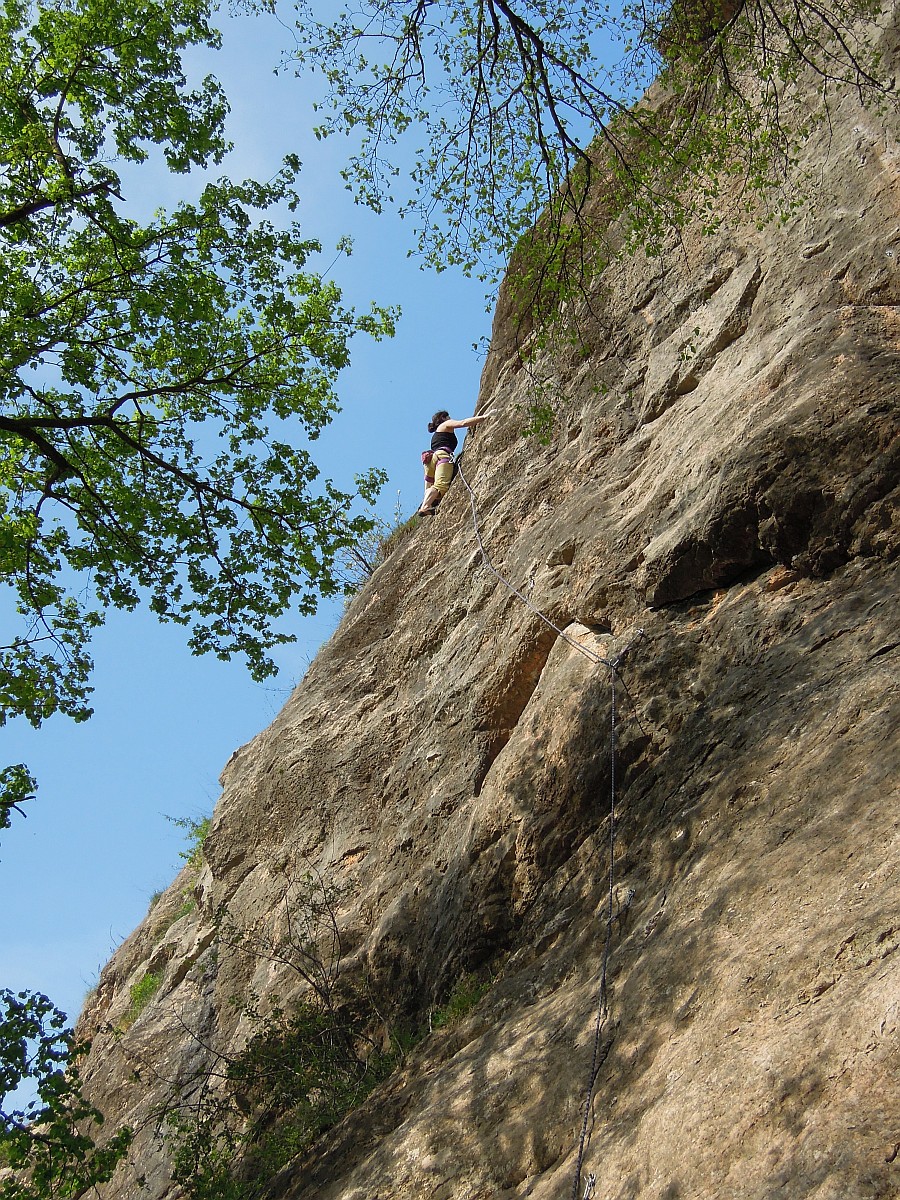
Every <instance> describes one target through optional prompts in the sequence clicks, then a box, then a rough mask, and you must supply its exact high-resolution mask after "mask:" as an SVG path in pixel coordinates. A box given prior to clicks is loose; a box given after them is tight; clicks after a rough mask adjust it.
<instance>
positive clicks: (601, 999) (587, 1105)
mask: <svg viewBox="0 0 900 1200" xmlns="http://www.w3.org/2000/svg"><path fill="white" fill-rule="evenodd" d="M457 473H458V474H459V477H460V479H461V480H462V481H463V483H464V484H465V485H466V491H467V492H468V493H469V503H470V505H471V508H472V524H473V527H474V529H475V538H476V541H477V542H478V549H479V550H480V551H481V557H482V559H483V561H484V565H485V566H486V567H487V569H488V570H489V571H490V572H491V574H492V575H494V576H495V577H496V578H497V579H498V580H499V581H500V583H502V584H503V586H504V587H505V588H506V589H507V590H508V591H509V592H511V593H512V595H514V596H516V597H518V599H519V600H521V601H522V603H523V604H524V605H525V607H526V608H527V609H529V611H530V612H533V613H534V614H535V616H537V617H540V619H541V620H542V621H543V622H544V623H545V624H547V625H549V626H550V628H551V629H553V630H554V631H555V632H556V633H557V634H558V635H559V636H560V637H561V638H562V639H563V641H564V642H566V643H567V644H568V645H569V646H571V647H572V648H573V649H574V650H577V651H578V653H579V654H581V655H583V656H584V657H585V658H587V659H588V660H589V661H590V662H592V663H593V664H594V665H595V666H604V667H606V668H607V670H608V671H609V684H610V734H609V757H610V765H609V815H608V820H609V839H608V851H607V853H608V865H607V875H608V879H609V888H608V892H607V907H606V934H605V938H604V942H603V956H602V958H601V964H600V979H599V983H598V987H597V1018H596V1021H595V1023H594V1041H593V1049H592V1054H591V1067H590V1071H589V1073H588V1081H587V1086H586V1088H585V1097H584V1108H583V1112H582V1121H581V1135H580V1137H579V1140H578V1157H577V1160H576V1164H575V1174H574V1180H573V1183H572V1200H578V1188H579V1186H580V1184H581V1173H582V1168H583V1166H584V1149H585V1145H586V1143H587V1133H588V1126H589V1123H590V1112H591V1104H592V1101H593V1098H594V1088H595V1086H596V1083H597V1076H598V1075H599V1073H600V1067H601V1066H602V1063H601V1062H600V1038H601V1035H602V1033H603V1027H604V1025H605V1024H606V1018H607V1016H608V1015H609V1000H608V988H607V979H608V975H609V956H610V952H611V949H612V927H613V921H614V920H615V912H614V909H615V877H614V868H615V853H616V738H617V733H618V729H617V724H616V679H617V678H618V677H619V665H620V663H621V662H622V660H623V658H624V657H625V655H626V654H628V653H629V651H630V650H632V649H633V648H634V646H636V645H637V643H638V642H639V641H640V640H641V638H642V637H643V636H644V631H643V629H639V630H638V631H637V633H636V634H635V636H634V637H633V638H632V639H631V641H629V642H628V643H627V644H626V645H625V646H624V647H623V649H622V650H620V651H619V653H618V654H616V655H614V656H613V657H612V658H607V657H605V656H604V655H601V654H595V653H594V651H593V650H590V649H589V648H588V647H587V646H584V645H582V644H581V643H580V642H576V641H574V640H573V639H572V638H570V637H569V636H568V634H566V632H565V631H564V630H562V629H560V627H559V626H558V625H556V624H555V623H554V622H553V621H551V620H550V618H549V617H548V616H547V615H546V614H545V613H542V612H541V611H540V609H539V608H537V607H536V606H535V605H534V604H532V603H531V601H530V600H529V599H528V597H527V596H525V595H523V593H522V592H520V591H519V590H518V588H516V587H514V586H513V585H512V584H511V583H510V582H509V580H508V579H506V578H505V576H503V575H502V574H501V573H500V572H499V571H498V570H497V568H496V567H495V566H494V564H493V563H492V562H491V558H490V555H489V554H488V552H487V549H486V548H485V545H484V540H483V539H482V536H481V528H480V526H479V523H478V508H477V505H476V502H475V493H474V491H473V490H472V487H471V485H470V483H469V481H468V479H466V477H465V474H464V473H463V469H462V464H461V462H460V461H459V460H457ZM594 1183H595V1177H594V1175H593V1174H591V1175H589V1176H588V1180H587V1183H586V1186H585V1190H584V1197H585V1200H590V1197H591V1196H592V1195H593V1192H594Z"/></svg>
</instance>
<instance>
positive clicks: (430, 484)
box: [419, 412, 487, 517]
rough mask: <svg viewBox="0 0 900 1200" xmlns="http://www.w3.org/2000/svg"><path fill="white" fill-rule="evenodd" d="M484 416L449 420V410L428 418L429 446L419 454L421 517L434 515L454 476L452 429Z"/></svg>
mask: <svg viewBox="0 0 900 1200" xmlns="http://www.w3.org/2000/svg"><path fill="white" fill-rule="evenodd" d="M486 420H487V415H485V416H483V417H466V419H465V420H464V421H452V420H451V419H450V414H449V413H448V412H436V413H435V414H434V416H433V417H432V418H431V420H430V421H429V422H428V432H429V433H430V434H431V435H432V437H431V449H430V450H425V451H424V452H423V454H422V463H423V465H424V467H425V495H424V496H423V497H422V503H421V505H420V506H419V516H420V517H425V516H432V517H433V516H434V513H435V509H436V508H437V506H438V505H439V504H440V502H441V500H442V499H443V498H444V496H446V495H447V489H448V488H449V487H450V482H451V480H452V479H453V462H454V460H453V455H454V453H455V452H456V447H457V445H458V444H459V442H458V440H457V437H456V433H455V432H454V431H455V430H457V429H471V428H472V426H473V425H478V424H479V423H480V422H481V421H486Z"/></svg>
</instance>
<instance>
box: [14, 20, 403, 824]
mask: <svg viewBox="0 0 900 1200" xmlns="http://www.w3.org/2000/svg"><path fill="white" fill-rule="evenodd" d="M209 19H210V12H209V7H208V5H207V4H206V3H205V0H146V2H142V3H141V4H137V5H136V4H134V3H132V2H131V0H40V2H39V3H37V4H30V3H27V2H26V0H3V8H2V16H0V23H2V36H0V155H2V161H0V579H2V581H3V583H4V584H6V585H7V588H6V592H7V596H8V597H10V600H9V602H8V608H10V609H12V608H15V610H16V612H17V613H18V619H19V626H18V629H16V630H14V631H13V633H12V635H11V636H8V637H6V638H4V639H2V641H3V643H4V644H3V645H2V646H0V724H2V723H4V722H5V721H6V720H7V719H8V718H10V717H11V716H14V715H23V716H25V717H26V718H27V719H28V720H29V721H30V722H31V723H32V724H34V725H39V724H40V723H41V722H42V721H43V720H44V719H45V718H47V717H48V716H50V715H51V714H52V713H54V712H57V711H59V712H63V713H67V714H68V715H69V716H71V717H74V718H75V720H82V719H84V718H86V717H87V716H88V715H89V714H90V708H89V705H88V696H89V690H90V686H89V674H90V669H91V660H90V656H89V653H88V642H89V639H90V637H91V634H92V633H93V631H94V630H95V629H96V628H97V626H98V625H99V624H100V623H101V622H102V620H103V613H104V610H105V609H107V608H109V607H115V608H122V609H133V608H134V607H135V606H136V605H137V604H138V603H139V601H140V600H141V599H145V600H146V601H147V602H148V603H149V606H150V608H151V609H152V610H153V612H155V613H156V614H157V615H158V616H159V617H160V618H161V619H163V620H168V621H174V622H177V623H179V624H183V625H185V626H187V627H189V630H190V634H189V639H190V646H191V649H192V650H193V651H195V652H202V651H210V650H211V651H213V652H214V653H215V654H217V655H219V656H220V657H222V658H227V657H229V656H230V655H232V654H234V653H236V652H239V653H241V654H243V655H244V656H245V657H246V658H247V660H248V662H249V666H250V670H251V673H252V674H253V675H254V677H255V678H261V677H263V676H265V675H266V674H269V673H271V671H272V670H273V666H272V663H271V660H270V657H269V654H268V651H269V650H271V648H272V647H273V646H275V645H277V644H278V643H281V642H285V641H289V640H291V639H290V636H289V635H287V634H285V633H283V632H277V631H276V630H275V629H274V627H273V622H274V621H275V619H276V618H277V617H278V616H279V615H281V614H282V613H284V612H285V611H286V609H288V608H289V606H291V605H292V604H296V605H297V607H298V608H299V610H300V611H301V612H307V613H308V612H312V611H314V609H315V606H316V602H317V598H318V597H319V596H321V595H329V594H332V593H334V592H336V591H338V590H339V586H340V585H339V582H338V581H337V580H336V578H335V576H334V573H333V566H334V561H335V556H336V554H337V553H338V552H339V551H340V550H341V549H342V548H343V547H345V546H346V545H347V544H348V543H350V542H352V541H353V540H354V539H355V538H356V537H357V536H359V535H360V533H362V532H364V531H365V530H366V529H367V527H368V522H367V521H366V519H365V518H364V517H362V516H359V515H353V511H352V504H353V501H354V495H355V494H354V493H351V492H345V491H342V490H339V489H338V488H337V487H335V486H334V485H333V484H332V483H331V482H328V481H324V482H322V481H319V480H317V475H318V471H317V468H316V465H315V463H314V461H313V458H312V456H311V454H310V453H309V450H308V448H306V447H305V445H303V444H298V443H309V442H311V441H314V440H315V438H316V437H317V436H318V434H319V432H320V431H321V429H322V428H323V426H324V425H325V424H326V423H327V422H328V421H329V420H330V419H331V418H332V416H333V414H334V413H335V411H336V409H337V404H336V399H335V394H334V383H335V378H336V375H337V373H338V372H339V371H340V370H341V368H342V367H344V366H345V365H346V363H347V362H348V358H349V343H350V340H351V339H352V337H353V336H354V335H355V334H357V333H359V332H361V331H362V332H365V333H368V334H371V335H373V336H375V337H380V336H382V335H385V334H389V333H390V332H391V326H392V316H391V314H390V313H388V312H385V311H382V310H377V309H373V310H372V311H371V312H369V313H368V314H363V315H358V314H356V313H354V312H353V311H352V310H350V309H348V308H346V307H345V306H344V305H343V304H342V302H341V295H340V291H339V289H338V288H337V286H336V285H335V284H334V283H332V282H328V281H327V280H325V279H324V278H323V277H322V275H321V274H320V273H318V272H317V271H315V270H313V269H311V266H310V262H311V259H312V258H313V256H314V255H315V254H316V253H317V252H318V251H319V250H320V247H319V245H318V243H316V242H314V241H311V240H309V239H308V238H306V237H304V236H302V235H301V232H300V228H299V225H298V223H297V221H296V219H295V218H294V217H293V216H292V215H291V214H293V213H294V212H295V210H296V208H297V205H298V196H297V192H296V190H295V182H296V175H297V171H298V169H299V163H298V162H297V161H296V160H295V159H291V160H289V161H287V162H286V163H285V164H284V166H283V168H282V170H281V171H280V172H279V173H278V174H277V175H276V176H275V177H274V178H273V179H271V180H270V181H268V182H267V183H256V182H253V181H245V182H240V183H237V182H232V181H230V180H228V179H225V178H222V179H218V180H209V179H208V181H207V182H206V183H205V186H203V188H202V192H201V194H200V196H199V198H198V199H196V200H195V201H193V202H188V201H187V200H186V201H185V202H183V203H180V204H178V205H177V206H176V207H175V208H174V209H173V210H172V211H170V212H164V211H161V210H160V211H157V212H156V214H155V215H154V216H153V217H152V218H150V219H141V220H138V219H136V218H135V216H134V215H130V213H131V212H133V210H130V209H129V207H128V206H127V205H126V204H125V202H124V192H125V187H126V182H127V184H128V187H130V188H133V189H134V190H136V191H138V190H139V189H140V182H139V181H140V178H141V172H140V170H139V169H138V168H139V166H140V164H142V163H146V162H147V161H148V159H150V158H151V157H152V158H154V159H155V160H156V161H159V162H161V163H165V165H166V166H167V168H168V169H169V170H170V171H172V172H176V173H184V172H188V171H189V170H191V169H193V168H209V167H213V166H215V164H216V163H218V162H220V160H221V159H222V157H223V155H224V154H225V152H226V150H227V149H228V143H227V141H226V139H225V136H224V131H223V122H224V118H225V115H226V112H227V104H226V101H225V98H224V96H223V94H222V92H221V90H220V88H219V86H218V84H217V83H216V82H215V81H214V80H212V79H211V78H207V79H206V80H204V81H203V82H202V84H200V85H199V86H198V87H195V88H191V87H190V86H189V85H188V83H187V81H186V78H185V73H184V67H183V64H182V54H183V51H184V50H185V48H187V47H190V46H194V45H206V46H213V47H214V46H216V45H217V44H218V35H217V34H216V33H215V31H214V30H213V29H212V28H211V26H210V24H209ZM136 181H137V182H136ZM379 483H380V474H379V473H378V472H371V473H370V474H369V475H368V476H366V477H365V478H363V479H361V480H359V481H358V485H359V490H360V492H361V493H362V494H363V495H366V496H371V495H372V494H373V492H374V491H375V490H376V489H377V487H378V486H379ZM19 782H21V781H19ZM7 800H9V796H7ZM9 808H10V804H9V803H8V802H7V803H5V807H4V808H3V810H2V811H3V812H4V813H7V814H8V812H9Z"/></svg>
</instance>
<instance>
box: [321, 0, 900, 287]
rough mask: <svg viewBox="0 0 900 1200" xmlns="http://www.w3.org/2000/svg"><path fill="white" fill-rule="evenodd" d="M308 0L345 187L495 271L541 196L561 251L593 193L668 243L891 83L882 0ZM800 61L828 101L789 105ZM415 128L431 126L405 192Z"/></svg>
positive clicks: (427, 238)
mask: <svg viewBox="0 0 900 1200" xmlns="http://www.w3.org/2000/svg"><path fill="white" fill-rule="evenodd" d="M299 3H300V20H299V21H298V39H299V43H300V48H299V51H298V58H299V60H300V63H301V68H302V69H306V68H308V67H319V68H320V69H321V70H322V71H323V72H324V75H325V79H326V82H327V99H326V101H325V103H324V108H325V115H324V119H323V120H322V122H321V124H320V126H319V132H320V134H321V136H327V135H329V134H331V133H334V132H337V131H342V132H346V133H353V134H356V135H358V150H357V152H356V153H355V154H354V155H353V156H352V158H351V160H350V162H349V165H348V167H347V170H346V172H345V175H346V179H347V183H348V186H350V187H351V188H353V189H354V190H355V192H356V194H357V196H358V197H359V198H360V199H361V200H363V201H364V202H366V203H368V204H370V205H371V206H372V207H374V208H376V209H380V208H381V207H382V205H384V204H385V203H387V202H389V201H391V200H393V199H394V197H395V193H396V196H397V202H398V203H399V204H400V207H401V210H402V211H404V212H405V213H407V214H409V215H411V216H413V217H414V219H415V220H416V221H417V223H418V229H419V249H420V251H422V252H423V253H424V254H425V255H426V257H427V258H429V259H430V260H431V262H432V263H433V264H434V265H436V266H438V267H439V268H440V267H443V266H446V265H448V264H451V263H456V264H460V265H462V266H463V267H464V268H465V269H466V270H468V271H473V272H478V273H480V274H481V275H482V276H483V277H485V278H492V277H494V276H495V274H496V272H497V270H498V269H502V268H503V267H504V266H505V263H506V261H507V259H508V258H509V255H510V253H511V252H512V250H513V249H514V248H515V247H516V246H517V245H521V239H522V238H523V237H527V236H528V234H529V231H530V230H531V229H532V228H533V227H534V225H535V223H536V222H537V221H538V218H539V217H540V216H541V214H542V213H546V211H547V210H549V212H550V214H551V220H550V222H549V223H548V222H546V221H545V229H544V233H543V235H542V236H541V238H540V239H539V244H540V246H541V247H542V249H543V250H544V251H545V252H546V253H547V254H549V255H551V256H552V255H555V254H559V252H560V245H559V243H560V241H562V242H565V240H566V234H567V230H568V229H569V228H570V227H571V226H572V225H573V224H575V225H576V226H580V232H581V233H584V232H585V231H586V230H589V228H590V223H589V221H587V219H586V215H585V212H586V204H587V200H588V196H589V195H590V194H592V190H593V191H594V192H596V191H597V190H598V189H599V193H600V195H601V197H602V205H601V207H602V210H603V212H602V216H603V219H604V221H605V222H606V223H607V224H608V223H609V222H610V221H611V220H615V219H618V218H619V217H623V216H624V217H625V223H626V230H625V240H626V241H628V237H629V234H630V236H631V238H632V239H633V240H640V241H642V242H645V243H646V242H649V243H650V244H651V245H658V244H659V243H660V240H661V238H662V237H663V236H664V234H665V233H666V232H667V231H669V230H670V229H671V228H672V227H673V226H674V227H677V226H678V225H680V224H682V223H683V222H684V220H685V219H686V217H687V216H688V215H691V214H693V213H694V212H695V211H696V209H697V208H698V207H699V208H700V209H702V210H703V212H704V213H705V215H706V216H707V219H708V220H710V221H714V220H715V218H716V212H717V203H718V198H719V197H720V196H721V194H722V191H723V189H725V188H728V187H730V186H731V180H732V179H733V177H734V176H735V175H737V176H738V177H739V178H740V179H741V181H742V183H743V185H744V186H745V187H747V188H748V189H749V190H750V191H752V192H754V193H756V194H757V195H759V194H765V193H766V192H767V190H768V189H769V188H770V187H771V186H772V184H773V183H775V182H776V181H777V180H778V179H779V178H780V177H781V174H782V172H783V168H784V167H785V165H786V164H788V163H789V162H790V160H791V157H792V153H793V151H794V150H795V148H796V146H797V144H798V141H799V140H802V138H803V137H804V136H805V133H806V130H807V128H808V123H809V121H810V120H815V119H827V117H826V113H827V104H828V101H829V98H830V96H831V94H832V92H834V91H835V90H837V89H840V88H843V87H848V86H850V87H854V88H856V89H858V90H860V91H862V92H863V93H867V94H870V95H882V96H883V95H885V94H888V93H890V92H891V86H890V85H885V84H883V83H882V81H881V78H880V75H879V63H878V58H877V54H876V53H875V52H874V50H873V49H872V46H871V45H870V44H869V41H868V39H867V32H866V30H865V29H864V28H861V27H860V24H859V22H860V20H863V21H865V20H866V19H867V18H870V17H872V16H874V15H875V14H876V13H877V12H878V10H879V3H878V0H815V2H814V3H806V2H803V3H801V2H800V0H637V2H634V0H626V3H624V4H623V5H621V6H619V5H609V4H607V3H605V2H604V0H581V2H580V3H576V4H572V3H569V0H445V2H444V3H437V2H436V0H364V2H363V3H361V4H354V5H353V6H347V7H345V8H343V9H342V10H341V11H340V13H339V15H338V16H337V18H334V17H332V16H330V15H329V16H325V15H321V14H320V13H319V11H318V9H317V8H316V0H299ZM807 71H809V72H812V73H813V74H814V75H815V77H816V78H817V80H818V82H819V84H820V88H821V93H820V98H821V111H820V112H818V113H813V114H811V113H809V112H807V111H801V110H800V109H798V108H797V107H796V106H794V104H793V101H792V92H791V89H792V85H793V83H794V82H795V81H796V80H797V78H798V76H799V75H800V73H801V72H807ZM653 80H656V87H655V88H654V89H653V91H652V93H651V94H650V95H648V96H647V97H644V98H641V93H642V92H643V91H644V89H645V88H646V87H647V86H648V85H649V84H650V83H651V81H653ZM894 99H896V96H895V94H894ZM407 133H410V134H413V133H415V135H416V136H421V137H422V139H423V140H422V143H421V145H420V147H419V149H418V151H417V153H416V154H415V155H414V161H415V165H414V167H413V169H412V174H411V186H409V187H408V188H407V186H406V185H405V184H404V181H403V180H402V179H401V178H400V171H399V168H398V163H397V159H398V156H397V149H396V148H397V143H398V140H399V139H400V138H401V136H402V135H404V134H407ZM698 181H699V186H696V185H697V182H698ZM686 194H691V195H692V196H693V197H694V199H693V200H686ZM548 229H549V233H550V236H548Z"/></svg>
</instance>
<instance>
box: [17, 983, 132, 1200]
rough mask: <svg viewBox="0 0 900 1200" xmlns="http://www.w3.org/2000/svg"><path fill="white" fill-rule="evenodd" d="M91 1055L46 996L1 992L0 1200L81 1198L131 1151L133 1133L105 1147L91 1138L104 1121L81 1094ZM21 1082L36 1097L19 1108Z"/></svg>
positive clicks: (114, 1138)
mask: <svg viewBox="0 0 900 1200" xmlns="http://www.w3.org/2000/svg"><path fill="white" fill-rule="evenodd" d="M87 1049H88V1047H87V1045H86V1044H85V1043H83V1042H78V1041H77V1040H76V1038H75V1035H74V1033H73V1032H72V1030H71V1029H69V1028H68V1027H67V1026H66V1017H65V1014H64V1013H62V1012H60V1011H59V1009H58V1008H56V1007H55V1006H54V1005H53V1004H51V1002H50V1001H49V1000H48V999H47V997H46V996H42V995H41V994H40V993H37V992H18V993H14V992H10V991H8V990H5V989H4V990H2V991H0V1200H41V1198H43V1197H49V1196H80V1195H82V1194H83V1193H84V1192H86V1191H87V1190H88V1189H89V1188H91V1187H93V1186H94V1185H96V1184H98V1183H104V1182H105V1181H106V1180H107V1179H109V1178H110V1177H111V1175H112V1173H113V1171H114V1170H115V1167H116V1164H117V1163H118V1162H119V1160H120V1159H121V1158H122V1156H123V1155H124V1154H125V1152H126V1151H127V1149H128V1145H129V1143H130V1141H131V1132H130V1130H128V1129H120V1130H119V1131H118V1132H117V1133H115V1134H113V1135H112V1136H111V1137H109V1138H108V1139H106V1141H105V1142H104V1144H103V1145H102V1146H99V1145H98V1144H97V1143H96V1142H95V1141H94V1139H93V1137H92V1136H91V1135H92V1134H94V1133H95V1132H96V1129H99V1127H100V1126H101V1125H102V1124H103V1117H102V1116H101V1114H100V1113H99V1112H98V1111H97V1110H96V1109H95V1108H94V1107H93V1106H92V1105H90V1104H89V1103H88V1102H87V1101H86V1100H85V1098H84V1096H83V1095H82V1091H81V1079H80V1076H79V1073H78V1060H79V1059H80V1058H81V1057H82V1056H83V1055H84V1054H85V1053H86V1051H87ZM23 1082H25V1083H27V1084H29V1086H30V1087H31V1088H32V1089H33V1098H32V1099H30V1100H27V1101H25V1102H24V1103H23V1105H22V1107H16V1103H17V1102H16V1099H15V1093H16V1089H17V1088H19V1086H20V1085H21V1084H22V1083H23ZM95 1127H96V1128H95Z"/></svg>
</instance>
